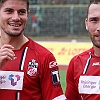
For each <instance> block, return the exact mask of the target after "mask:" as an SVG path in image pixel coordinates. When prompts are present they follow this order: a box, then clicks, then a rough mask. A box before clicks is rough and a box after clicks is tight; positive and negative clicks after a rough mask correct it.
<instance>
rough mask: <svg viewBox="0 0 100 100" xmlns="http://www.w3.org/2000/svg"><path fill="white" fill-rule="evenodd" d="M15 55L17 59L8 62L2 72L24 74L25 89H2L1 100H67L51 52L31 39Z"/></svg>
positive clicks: (15, 51) (0, 92) (0, 90)
mask: <svg viewBox="0 0 100 100" xmlns="http://www.w3.org/2000/svg"><path fill="white" fill-rule="evenodd" d="M14 53H15V55H16V57H17V58H16V59H15V60H11V61H9V62H7V63H6V65H5V66H4V67H3V68H2V70H3V71H22V72H24V79H23V89H22V90H9V89H8V90H6V89H0V100H65V96H64V95H63V92H62V88H61V85H60V80H59V72H58V65H57V63H56V60H55V58H54V56H53V54H52V53H51V52H49V51H48V50H47V49H46V48H44V47H42V46H41V45H39V44H37V43H36V42H34V41H33V40H31V39H29V41H28V42H27V43H25V44H24V45H23V46H22V47H21V48H20V49H19V50H14ZM0 84H1V83H0Z"/></svg>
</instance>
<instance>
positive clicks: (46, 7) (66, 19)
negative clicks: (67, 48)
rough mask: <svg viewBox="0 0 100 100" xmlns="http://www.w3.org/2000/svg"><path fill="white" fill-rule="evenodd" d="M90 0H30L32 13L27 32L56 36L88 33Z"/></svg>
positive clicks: (34, 34) (31, 34)
mask: <svg viewBox="0 0 100 100" xmlns="http://www.w3.org/2000/svg"><path fill="white" fill-rule="evenodd" d="M88 2H89V0H30V11H31V13H30V15H29V19H28V22H27V25H26V30H25V33H26V34H27V35H29V36H38V35H39V36H55V37H56V36H58V37H59V36H68V35H82V36H83V35H87V32H86V30H85V24H84V20H85V18H86V15H87V4H88ZM33 15H35V16H36V18H33V17H32V16H33ZM33 20H35V21H34V22H35V24H34V25H32V24H33Z"/></svg>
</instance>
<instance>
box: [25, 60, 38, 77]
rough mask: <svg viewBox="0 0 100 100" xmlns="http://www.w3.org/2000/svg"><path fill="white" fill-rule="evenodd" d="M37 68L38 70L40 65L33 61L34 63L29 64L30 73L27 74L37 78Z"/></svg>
mask: <svg viewBox="0 0 100 100" xmlns="http://www.w3.org/2000/svg"><path fill="white" fill-rule="evenodd" d="M37 68H38V63H36V61H35V60H34V59H33V60H32V62H29V63H28V71H27V74H28V75H30V76H36V75H37Z"/></svg>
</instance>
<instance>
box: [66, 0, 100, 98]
mask: <svg viewBox="0 0 100 100" xmlns="http://www.w3.org/2000/svg"><path fill="white" fill-rule="evenodd" d="M85 25H86V29H87V30H88V32H89V35H90V39H91V41H92V43H93V47H92V48H90V49H89V50H87V51H84V52H83V53H81V54H79V55H76V56H75V57H73V58H72V60H71V61H70V63H69V66H68V71H67V76H66V80H67V81H66V83H67V87H66V93H65V94H66V97H67V100H100V0H90V4H89V6H88V11H87V18H86V19H85Z"/></svg>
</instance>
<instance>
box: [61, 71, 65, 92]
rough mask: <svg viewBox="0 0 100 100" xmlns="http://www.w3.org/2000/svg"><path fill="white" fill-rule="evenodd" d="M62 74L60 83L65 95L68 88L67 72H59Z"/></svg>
mask: <svg viewBox="0 0 100 100" xmlns="http://www.w3.org/2000/svg"><path fill="white" fill-rule="evenodd" d="M59 73H60V82H61V86H62V89H63V92H64V93H65V88H66V70H59Z"/></svg>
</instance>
